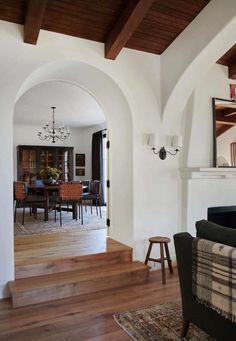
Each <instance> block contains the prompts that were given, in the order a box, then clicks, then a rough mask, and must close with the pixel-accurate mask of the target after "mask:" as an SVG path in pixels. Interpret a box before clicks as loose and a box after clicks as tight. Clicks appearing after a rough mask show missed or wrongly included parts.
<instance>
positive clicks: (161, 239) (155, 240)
mask: <svg viewBox="0 0 236 341" xmlns="http://www.w3.org/2000/svg"><path fill="white" fill-rule="evenodd" d="M149 242H150V243H169V242H170V238H168V237H160V236H156V237H151V238H149Z"/></svg>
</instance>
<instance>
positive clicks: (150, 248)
mask: <svg viewBox="0 0 236 341" xmlns="http://www.w3.org/2000/svg"><path fill="white" fill-rule="evenodd" d="M151 251H152V242H149V247H148V252H147V255H146V259H145V262H144V263H145V264H146V265H147V263H148V259H149V256H150V254H151Z"/></svg>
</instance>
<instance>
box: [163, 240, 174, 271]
mask: <svg viewBox="0 0 236 341" xmlns="http://www.w3.org/2000/svg"><path fill="white" fill-rule="evenodd" d="M164 246H165V251H166V258H167V262H168V267H169V271H170V273H171V274H173V267H172V260H171V258H170V252H169V248H168V244H167V243H164Z"/></svg>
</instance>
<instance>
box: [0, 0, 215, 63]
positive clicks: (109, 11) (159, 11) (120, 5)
mask: <svg viewBox="0 0 236 341" xmlns="http://www.w3.org/2000/svg"><path fill="white" fill-rule="evenodd" d="M209 1H210V0H168V1H167V0H7V1H6V0H0V19H1V20H6V21H10V22H13V23H17V24H22V25H24V26H25V27H24V41H25V42H27V43H31V44H36V43H37V39H38V35H39V32H40V29H43V30H48V31H52V32H57V33H63V34H67V35H70V36H75V37H79V38H84V39H89V40H93V41H98V42H103V43H104V44H105V56H106V58H109V59H115V58H116V56H117V55H118V54H119V52H120V50H121V49H122V48H123V47H128V48H131V49H135V50H140V51H145V52H150V53H156V54H161V53H162V52H163V51H165V49H167V47H168V46H169V45H170V44H171V43H172V42H173V40H174V39H175V38H176V37H177V36H178V35H179V34H180V33H181V32H182V31H183V30H184V29H185V28H186V27H187V26H188V25H189V23H190V22H191V21H192V20H193V19H194V18H195V17H196V16H197V15H198V14H199V13H200V12H201V10H202V9H203V8H204V7H205V6H206V5H207V4H208V2H209Z"/></svg>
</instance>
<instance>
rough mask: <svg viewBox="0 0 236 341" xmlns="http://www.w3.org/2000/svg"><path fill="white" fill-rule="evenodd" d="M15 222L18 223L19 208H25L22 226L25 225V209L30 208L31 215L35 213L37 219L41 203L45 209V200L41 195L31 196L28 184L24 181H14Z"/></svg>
mask: <svg viewBox="0 0 236 341" xmlns="http://www.w3.org/2000/svg"><path fill="white" fill-rule="evenodd" d="M14 202H15V209H14V222H16V214H17V208H18V207H22V208H23V214H22V225H24V223H25V207H26V206H27V207H29V208H30V214H31V212H32V211H33V213H34V217H35V218H36V219H37V207H38V204H39V203H41V204H43V206H44V209H45V198H44V197H43V196H39V195H31V194H28V193H27V184H26V183H25V182H23V181H14Z"/></svg>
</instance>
